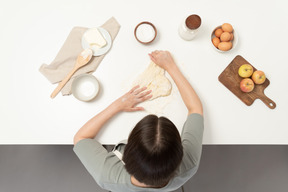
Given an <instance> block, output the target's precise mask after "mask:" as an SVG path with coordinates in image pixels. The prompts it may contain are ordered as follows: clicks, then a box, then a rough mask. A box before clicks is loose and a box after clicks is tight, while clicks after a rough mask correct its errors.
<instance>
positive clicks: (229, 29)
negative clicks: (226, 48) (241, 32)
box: [222, 23, 233, 33]
mask: <svg viewBox="0 0 288 192" xmlns="http://www.w3.org/2000/svg"><path fill="white" fill-rule="evenodd" d="M222 30H223V31H226V32H229V33H232V31H233V27H232V25H231V24H229V23H224V24H223V25H222Z"/></svg>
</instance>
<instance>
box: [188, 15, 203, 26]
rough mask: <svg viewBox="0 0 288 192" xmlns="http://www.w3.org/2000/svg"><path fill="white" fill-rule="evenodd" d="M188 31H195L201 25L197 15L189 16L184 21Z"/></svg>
mask: <svg viewBox="0 0 288 192" xmlns="http://www.w3.org/2000/svg"><path fill="white" fill-rule="evenodd" d="M185 24H186V26H187V27H188V28H189V29H197V28H199V27H200V25H201V18H200V17H199V16H198V15H190V16H189V17H187V19H186V21H185Z"/></svg>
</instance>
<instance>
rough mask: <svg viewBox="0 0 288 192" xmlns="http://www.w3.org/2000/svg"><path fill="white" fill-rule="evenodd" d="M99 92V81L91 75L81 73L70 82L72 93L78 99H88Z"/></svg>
mask: <svg viewBox="0 0 288 192" xmlns="http://www.w3.org/2000/svg"><path fill="white" fill-rule="evenodd" d="M98 92H99V83H98V81H97V79H96V77H94V76H93V75H90V74H83V75H79V76H77V77H76V78H75V79H74V80H73V83H72V94H73V95H74V97H75V98H76V99H78V100H80V101H90V100H92V99H94V98H95V97H96V95H97V94H98Z"/></svg>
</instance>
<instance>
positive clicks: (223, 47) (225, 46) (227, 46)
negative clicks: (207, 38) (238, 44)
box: [218, 41, 232, 51]
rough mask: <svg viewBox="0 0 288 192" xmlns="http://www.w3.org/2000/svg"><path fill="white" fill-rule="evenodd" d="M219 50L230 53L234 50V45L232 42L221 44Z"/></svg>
mask: <svg viewBox="0 0 288 192" xmlns="http://www.w3.org/2000/svg"><path fill="white" fill-rule="evenodd" d="M218 48H219V49H220V50H221V51H228V50H230V49H231V48H232V43H231V42H230V41H229V42H220V43H219V45H218Z"/></svg>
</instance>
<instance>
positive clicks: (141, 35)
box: [134, 21, 157, 44]
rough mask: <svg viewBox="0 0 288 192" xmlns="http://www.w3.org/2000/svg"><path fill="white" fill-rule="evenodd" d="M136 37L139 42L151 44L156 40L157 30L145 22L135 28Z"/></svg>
mask: <svg viewBox="0 0 288 192" xmlns="http://www.w3.org/2000/svg"><path fill="white" fill-rule="evenodd" d="M134 36H135V38H136V40H137V41H138V42H140V43H142V44H149V43H151V42H153V41H154V39H155V38H156V36H157V30H156V27H155V26H154V25H153V24H152V23H150V22H148V21H143V22H141V23H139V24H138V25H137V26H136V27H135V30H134Z"/></svg>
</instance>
